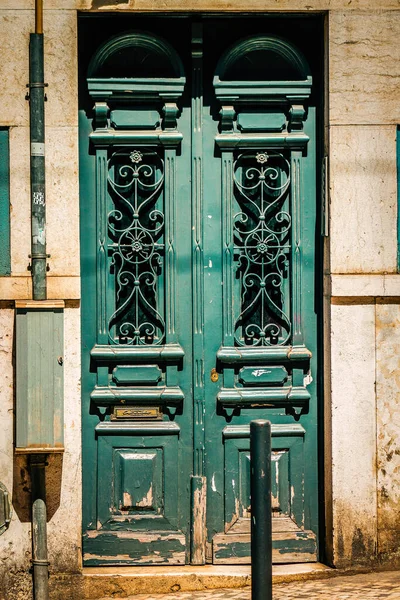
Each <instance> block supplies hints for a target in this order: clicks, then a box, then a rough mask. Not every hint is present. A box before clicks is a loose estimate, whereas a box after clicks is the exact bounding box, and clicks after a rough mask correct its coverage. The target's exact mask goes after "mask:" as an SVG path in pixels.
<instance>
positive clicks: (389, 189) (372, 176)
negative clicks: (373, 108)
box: [330, 126, 397, 273]
mask: <svg viewBox="0 0 400 600" xmlns="http://www.w3.org/2000/svg"><path fill="white" fill-rule="evenodd" d="M330 155H331V158H330V182H331V214H330V218H331V229H330V231H331V271H332V273H395V272H396V270H397V177H396V128H395V127H391V126H390V127H374V126H372V127H369V126H368V127H367V126H363V127H332V128H331V134H330Z"/></svg>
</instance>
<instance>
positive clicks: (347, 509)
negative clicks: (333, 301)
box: [331, 304, 377, 566]
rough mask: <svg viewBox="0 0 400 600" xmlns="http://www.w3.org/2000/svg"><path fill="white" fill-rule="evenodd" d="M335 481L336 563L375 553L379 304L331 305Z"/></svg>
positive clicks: (362, 560) (353, 561)
mask: <svg viewBox="0 0 400 600" xmlns="http://www.w3.org/2000/svg"><path fill="white" fill-rule="evenodd" d="M331 326H332V483H333V535H334V558H335V565H336V566H346V565H350V564H357V563H367V562H369V561H373V560H374V557H375V555H376V538H377V506H376V406H375V305H374V304H366V305H359V306H354V305H351V306H349V305H332V310H331Z"/></svg>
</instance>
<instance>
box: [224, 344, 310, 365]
mask: <svg viewBox="0 0 400 600" xmlns="http://www.w3.org/2000/svg"><path fill="white" fill-rule="evenodd" d="M311 357H312V353H311V352H310V350H308V349H307V348H306V347H305V346H297V347H293V346H273V347H272V346H271V347H265V346H263V347H262V348H245V347H236V346H225V347H224V346H221V348H220V349H219V350H218V352H217V358H218V360H220V361H221V362H222V363H224V364H237V363H253V362H255V363H268V364H269V363H270V362H271V361H274V362H276V361H281V360H290V361H304V360H310V358H311Z"/></svg>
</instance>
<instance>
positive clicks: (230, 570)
mask: <svg viewBox="0 0 400 600" xmlns="http://www.w3.org/2000/svg"><path fill="white" fill-rule="evenodd" d="M331 572H335V569H332V568H331V567H327V566H326V565H324V564H322V563H318V562H315V563H310V562H307V563H296V564H284V565H273V567H272V575H273V578H274V581H276V582H282V583H286V582H288V581H295V580H298V579H303V578H304V579H309V578H312V577H313V576H315V575H322V576H329V574H331ZM82 575H83V576H84V577H89V578H90V577H96V578H97V577H109V576H115V577H129V578H131V577H135V578H139V577H146V578H148V577H150V576H154V577H168V578H171V577H187V576H188V575H198V576H199V577H207V578H208V577H212V578H213V579H214V578H216V579H219V578H225V577H228V578H232V579H247V578H249V577H250V575H251V566H250V565H182V566H171V565H165V566H161V565H158V566H146V567H139V566H137V567H84V568H83V569H82ZM245 585H249V584H245ZM218 587H220V586H218Z"/></svg>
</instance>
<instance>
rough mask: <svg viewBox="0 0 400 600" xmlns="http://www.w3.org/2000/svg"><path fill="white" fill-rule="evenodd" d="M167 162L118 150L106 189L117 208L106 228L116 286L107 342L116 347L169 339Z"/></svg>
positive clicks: (154, 154)
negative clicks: (165, 305) (165, 299)
mask: <svg viewBox="0 0 400 600" xmlns="http://www.w3.org/2000/svg"><path fill="white" fill-rule="evenodd" d="M163 183H164V161H163V159H162V158H161V157H160V156H159V154H158V153H157V152H154V151H145V150H141V149H140V150H139V149H133V150H131V151H117V152H114V153H113V154H112V156H111V158H110V159H109V161H108V186H109V193H110V196H111V198H112V200H113V204H114V208H113V209H112V210H111V211H110V212H109V213H108V217H107V225H108V236H109V245H108V251H109V256H110V257H111V264H110V269H111V271H112V272H113V274H114V282H115V286H114V287H115V310H114V312H113V313H112V315H111V317H110V319H109V323H108V330H109V339H110V342H111V343H115V344H129V345H152V344H161V343H162V342H163V340H164V335H165V321H164V318H163V316H162V310H161V308H160V305H162V293H161V290H160V287H161V284H160V277H161V276H162V265H163V255H164V240H163V236H164V220H165V219H164V214H163V212H162V210H161V209H160V208H159V206H160V205H162V201H163V199H162V191H163Z"/></svg>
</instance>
